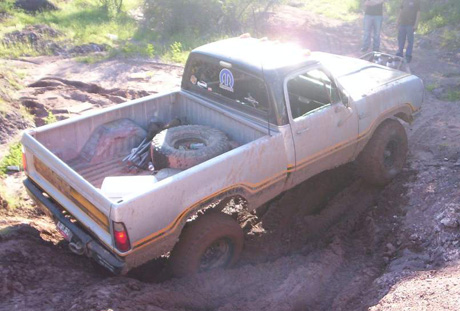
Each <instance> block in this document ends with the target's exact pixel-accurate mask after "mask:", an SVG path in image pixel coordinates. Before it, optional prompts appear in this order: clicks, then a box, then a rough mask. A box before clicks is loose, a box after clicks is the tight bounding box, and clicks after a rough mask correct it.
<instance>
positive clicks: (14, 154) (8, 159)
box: [0, 142, 22, 175]
mask: <svg viewBox="0 0 460 311" xmlns="http://www.w3.org/2000/svg"><path fill="white" fill-rule="evenodd" d="M8 166H19V167H22V145H21V143H19V142H17V143H13V144H10V146H9V149H8V153H7V154H6V155H5V156H4V157H3V159H1V160H0V175H4V174H6V172H7V167H8Z"/></svg>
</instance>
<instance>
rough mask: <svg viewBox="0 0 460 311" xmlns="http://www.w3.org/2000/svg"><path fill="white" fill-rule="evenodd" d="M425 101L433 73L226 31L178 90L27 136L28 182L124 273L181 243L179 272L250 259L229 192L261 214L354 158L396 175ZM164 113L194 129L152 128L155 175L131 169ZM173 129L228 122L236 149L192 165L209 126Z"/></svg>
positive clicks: (195, 61) (73, 244)
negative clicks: (410, 125) (409, 127)
mask: <svg viewBox="0 0 460 311" xmlns="http://www.w3.org/2000/svg"><path fill="white" fill-rule="evenodd" d="M422 100H423V84H422V82H421V80H420V79H419V78H417V77H416V76H414V75H410V74H408V73H405V72H401V71H398V70H394V69H391V68H387V67H384V66H381V65H378V64H373V63H370V62H366V61H362V60H359V59H353V58H348V57H342V56H337V55H332V54H326V53H316V52H315V53H310V52H309V51H305V50H302V49H300V48H297V47H294V46H292V45H289V44H281V43H277V42H272V41H267V40H259V39H253V38H233V39H228V40H223V41H219V42H215V43H211V44H208V45H205V46H203V47H200V48H197V49H196V50H194V51H193V52H192V53H191V54H190V56H189V59H188V61H187V64H186V67H185V70H184V75H183V80H182V85H181V89H180V90H178V91H174V92H171V93H167V94H162V95H153V96H148V97H145V98H141V99H138V100H133V101H129V102H127V103H124V104H120V105H117V106H114V107H111V108H108V109H103V110H100V111H97V112H94V113H91V114H88V115H84V116H81V117H77V118H72V119H68V120H64V121H60V122H57V123H54V124H50V125H46V126H43V127H39V128H36V129H31V130H28V131H27V132H25V134H24V135H23V138H22V144H23V146H24V159H25V163H26V164H25V166H26V174H27V179H26V180H25V185H26V187H27V189H28V191H29V193H30V194H31V196H32V197H33V198H34V199H35V201H36V202H37V203H38V204H39V205H40V206H42V207H43V209H44V210H45V211H46V212H47V213H48V214H49V215H50V216H51V217H53V218H54V219H55V221H56V223H57V227H58V229H59V230H60V231H61V233H62V234H63V235H64V237H65V238H66V239H67V240H68V241H69V242H70V243H69V246H70V248H71V249H72V251H74V252H75V253H78V254H82V255H83V254H85V255H87V256H89V257H92V258H93V259H94V260H95V261H96V262H98V263H99V264H101V265H103V266H104V267H106V268H107V269H109V270H110V271H112V272H114V273H126V272H127V271H129V270H130V269H132V268H134V267H137V266H139V265H141V264H143V263H146V262H147V261H149V260H152V259H154V258H157V257H159V256H162V255H165V254H168V253H170V255H171V261H172V264H173V271H174V272H175V273H176V275H186V274H189V273H193V272H195V271H200V270H207V269H211V268H214V267H218V266H227V265H229V264H231V263H233V262H234V261H235V260H236V259H237V257H238V255H239V252H240V251H241V248H242V245H243V244H242V243H243V234H242V231H241V228H239V226H238V224H237V223H236V222H235V221H233V219H231V217H229V216H228V215H226V214H224V213H222V212H221V210H223V209H224V207H225V206H226V205H227V204H229V203H230V202H234V201H235V200H240V201H243V202H245V204H243V205H241V206H243V207H242V208H244V209H247V210H249V211H252V210H254V209H256V208H258V207H261V206H262V205H264V204H265V203H267V202H269V201H270V200H272V199H274V198H275V197H276V196H278V195H279V194H281V193H282V192H284V191H287V190H289V189H290V188H292V187H294V186H295V185H297V184H299V183H301V182H302V181H305V180H306V179H308V178H310V177H311V176H313V175H315V174H318V173H320V172H322V171H324V170H328V169H331V168H334V167H336V166H339V165H342V164H344V163H347V162H351V161H354V160H356V161H357V162H358V167H362V168H363V170H362V171H363V176H364V178H367V179H368V180H369V181H371V182H374V183H378V184H384V183H387V182H389V181H390V180H391V178H392V177H393V176H394V175H395V174H397V173H398V172H399V171H400V170H401V168H402V165H403V163H404V160H405V156H406V152H407V137H406V135H405V131H404V128H403V127H402V126H401V124H400V122H399V120H404V121H411V120H412V116H413V114H414V113H415V112H416V111H417V110H419V109H420V107H421V103H422ZM152 119H155V120H156V121H157V122H156V123H155V124H156V125H157V126H158V127H161V125H158V124H163V125H164V124H167V123H171V122H170V121H171V120H179V121H180V122H178V123H181V124H182V125H181V126H177V127H172V126H169V128H168V126H163V128H160V129H159V131H160V133H158V134H157V135H156V136H155V137H154V138H153V140H152V145H153V144H157V146H156V147H155V148H152V149H151V152H148V157H149V159H151V161H152V163H150V164H151V165H153V166H154V167H155V168H154V169H155V171H154V172H151V171H149V170H143V169H140V170H139V169H138V170H127V168H126V161H123V160H126V159H127V158H129V154H130V153H132V152H133V148H136V147H137V146H138V145H139V142H140V141H141V140H142V139H145V137H146V136H148V134H147V132H148V128H149V126H150V125H151V124H150V123H151V120H152ZM158 121H159V122H158ZM184 124H185V125H184ZM164 128H167V129H164ZM173 130H175V131H176V133H177V132H181V131H182V132H183V131H187V130H189V131H190V132H194V131H195V132H196V134H197V135H198V136H200V135H202V134H201V132H200V131H202V130H203V131H208V132H210V133H211V134H209V136H212V135H214V134H212V132H213V131H219V133H224V136H225V137H226V139H227V140H228V141H227V143H226V145H225V146H227V147H225V148H224V150H223V151H222V152H221V153H220V154H218V155H215V156H214V155H213V156H211V157H210V158H209V159H202V160H201V161H199V162H198V163H194V164H193V165H191V167H182V166H181V165H182V164H183V163H184V161H185V162H187V161H188V158H192V157H194V155H195V154H196V153H197V150H195V149H198V151H200V152H201V153H203V152H204V150H206V148H208V147H209V146H208V145H211V144H215V143H214V142H210V140H212V139H211V138H209V139H210V140H207V139H208V138H207V137H204V136H203V135H204V134H203V135H202V136H203V137H204V138H203V137H202V138H201V139H198V140H194V139H193V138H192V139H191V140H190V141H187V139H186V138H181V137H182V136H181V135H182V134H177V135H179V136H178V137H179V138H177V139H176V138H174V139H175V140H174V139H173V140H174V141H172V142H171V139H170V136H174V135H175V134H174V135H173V134H172V133H173ZM169 133H171V135H170V134H169ZM168 135H169V136H168ZM186 136H187V135H186ZM158 137H160V138H158ZM168 137H169V138H168ZM174 137H175V136H174ZM212 137H214V136H212ZM149 139H150V138H149ZM167 143H169V144H170V145H168V146H166V147H167V148H169V149H168V150H169V151H168V152H169V153H167V152H163V153H161V152H162V151H164V150H166V149H164V148H163V145H164V144H167ZM158 144H159V145H158ZM162 144H163V145H162ZM166 147H165V148H166ZM192 147H193V148H192ZM200 148H204V149H203V150H199V149H200ZM163 149H164V150H163ZM202 151H203V152H202ZM157 152H159V155H157V154H156V153H157ZM171 154H172V155H173V156H176V158H168V157H169V156H170V155H171ZM189 155H190V156H189ZM160 160H161V161H160ZM160 162H162V163H161V165H162V167H160V168H163V169H160V170H159V171H158V174H157V175H155V174H154V173H156V172H157V170H158V169H159V168H158V167H157V165H159V164H158V163H160ZM168 163H169V165H170V167H168ZM173 164H174V165H176V166H175V167H174V165H173ZM171 167H173V168H174V169H171ZM151 169H152V167H151ZM162 172H166V173H162ZM160 175H162V177H160ZM117 178H118V179H117ZM238 202H239V201H238ZM203 210H206V211H205V212H203ZM216 254H217V255H216Z"/></svg>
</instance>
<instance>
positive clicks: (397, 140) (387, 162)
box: [357, 119, 408, 185]
mask: <svg viewBox="0 0 460 311" xmlns="http://www.w3.org/2000/svg"><path fill="white" fill-rule="evenodd" d="M407 149H408V147H407V135H406V130H405V129H404V127H403V126H402V124H401V123H400V122H399V121H397V120H393V119H389V120H386V121H384V122H383V123H382V124H381V125H380V126H379V127H378V128H377V130H376V131H375V133H374V135H373V136H372V138H371V140H370V141H369V142H368V143H367V145H366V147H365V148H364V150H363V151H362V152H361V154H360V155H359V157H358V161H357V162H358V165H359V171H360V173H361V176H362V177H363V178H364V179H365V180H367V181H369V182H370V183H372V184H374V185H385V184H387V183H389V182H390V181H391V180H392V179H393V178H394V177H395V176H396V175H397V174H399V173H400V172H401V170H402V168H403V166H404V163H405V162H406V156H407Z"/></svg>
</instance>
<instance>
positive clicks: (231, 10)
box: [144, 0, 280, 42]
mask: <svg viewBox="0 0 460 311" xmlns="http://www.w3.org/2000/svg"><path fill="white" fill-rule="evenodd" d="M278 2H280V1H279V0H226V1H222V0H193V1H192V0H145V5H144V16H145V18H146V21H147V24H146V26H147V28H148V29H154V30H156V31H157V32H158V33H159V34H160V36H161V38H162V39H166V38H170V37H171V36H174V35H177V34H182V35H188V36H192V37H195V38H197V37H200V36H201V37H202V36H207V37H216V36H217V37H218V36H221V35H222V34H234V33H241V32H242V28H243V26H245V25H247V23H248V22H249V21H250V20H251V18H252V17H253V13H256V12H260V11H265V10H267V9H268V8H269V7H271V6H273V5H274V4H276V3H278ZM168 41H169V42H173V41H171V40H168ZM175 41H177V40H175Z"/></svg>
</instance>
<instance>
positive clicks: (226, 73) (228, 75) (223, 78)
mask: <svg viewBox="0 0 460 311" xmlns="http://www.w3.org/2000/svg"><path fill="white" fill-rule="evenodd" d="M219 81H220V84H219V87H220V88H221V89H224V90H226V91H229V92H232V93H233V85H234V84H235V79H233V74H232V72H231V71H230V70H228V69H226V68H224V69H222V70H221V71H220V73H219Z"/></svg>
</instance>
